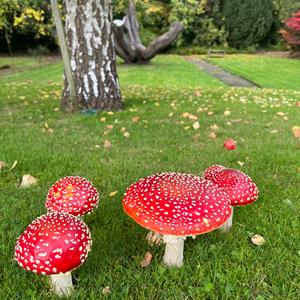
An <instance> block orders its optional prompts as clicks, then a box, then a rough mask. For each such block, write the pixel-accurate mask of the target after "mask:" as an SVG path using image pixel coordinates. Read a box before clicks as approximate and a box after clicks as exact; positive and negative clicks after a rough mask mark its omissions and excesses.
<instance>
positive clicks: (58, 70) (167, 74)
mask: <svg viewBox="0 0 300 300" xmlns="http://www.w3.org/2000/svg"><path fill="white" fill-rule="evenodd" d="M118 70H119V76H120V81H121V84H122V85H128V84H135V85H139V86H168V87H170V88H171V87H185V86H192V87H196V86H201V87H218V86H222V85H223V84H222V83H221V82H220V81H218V80H217V79H215V78H213V77H211V76H209V75H207V74H205V73H203V72H201V71H200V70H199V69H198V68H197V67H196V66H194V65H192V64H191V63H189V62H187V61H185V60H184V59H183V58H181V57H178V56H177V57H176V56H172V55H168V56H158V57H156V58H155V59H154V60H153V61H152V63H151V64H149V65H140V66H135V65H125V64H123V63H121V62H120V63H119V64H118ZM62 71H63V65H62V63H61V62H58V63H54V64H51V65H48V66H46V67H43V68H42V69H41V68H36V69H34V70H31V71H27V72H23V73H19V74H12V75H10V76H6V77H5V78H4V79H3V81H5V82H11V81H15V80H18V82H28V81H30V82H32V83H33V84H49V82H55V83H61V81H62Z"/></svg>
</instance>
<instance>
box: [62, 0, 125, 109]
mask: <svg viewBox="0 0 300 300" xmlns="http://www.w3.org/2000/svg"><path fill="white" fill-rule="evenodd" d="M65 10H66V18H65V22H66V23H65V31H66V40H67V43H68V47H69V49H70V60H71V69H72V73H73V76H74V78H75V84H76V93H77V96H78V99H79V102H80V104H81V106H82V107H83V108H87V109H97V110H105V109H119V108H120V107H121V104H122V103H121V94H120V87H119V83H118V77H117V71H116V58H115V52H114V38H113V31H112V7H111V4H110V1H108V0H66V1H65ZM68 97H69V87H68V82H67V81H66V80H65V89H64V101H65V102H67V101H68Z"/></svg>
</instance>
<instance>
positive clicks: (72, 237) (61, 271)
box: [15, 176, 99, 297]
mask: <svg viewBox="0 0 300 300" xmlns="http://www.w3.org/2000/svg"><path fill="white" fill-rule="evenodd" d="M98 202H99V195H98V192H97V190H96V189H95V187H94V186H93V185H92V184H91V183H90V182H89V181H88V180H86V179H84V178H81V177H78V176H69V177H65V178H63V179H61V180H59V181H57V182H56V183H55V184H54V185H53V186H52V187H51V188H50V190H49V192H48V195H47V199H46V208H47V209H48V212H47V213H46V214H44V215H42V216H40V217H38V218H37V219H36V220H34V221H33V222H32V223H31V224H29V225H28V227H27V228H26V230H25V231H24V233H23V234H22V235H21V236H20V237H19V238H18V240H17V244H16V247H15V259H16V261H17V263H18V264H19V265H20V266H21V267H22V268H24V269H25V270H28V271H31V272H34V273H37V274H42V275H48V276H49V278H50V284H51V287H52V290H53V292H54V293H55V294H56V295H58V296H61V297H65V296H70V295H71V293H72V291H73V289H74V288H73V283H72V277H71V271H73V270H74V269H76V268H78V267H79V266H80V265H81V264H82V263H84V262H85V260H86V258H87V256H88V253H89V251H90V248H91V245H92V239H91V234H90V231H89V229H88V227H87V225H86V224H85V223H84V222H83V221H82V220H81V219H80V218H79V217H80V216H82V215H84V214H86V213H90V212H91V211H92V210H93V209H94V208H95V207H97V205H98Z"/></svg>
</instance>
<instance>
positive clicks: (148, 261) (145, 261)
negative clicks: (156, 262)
mask: <svg viewBox="0 0 300 300" xmlns="http://www.w3.org/2000/svg"><path fill="white" fill-rule="evenodd" d="M151 261H152V254H151V253H150V252H149V251H147V252H146V254H145V257H144V259H143V260H142V261H141V263H140V265H141V267H142V268H146V267H148V266H149V265H150V264H151Z"/></svg>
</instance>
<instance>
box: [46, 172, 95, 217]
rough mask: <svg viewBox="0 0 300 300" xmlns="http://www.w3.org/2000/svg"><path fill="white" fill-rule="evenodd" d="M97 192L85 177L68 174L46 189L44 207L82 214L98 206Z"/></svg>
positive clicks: (72, 213) (75, 214) (49, 209)
mask: <svg viewBox="0 0 300 300" xmlns="http://www.w3.org/2000/svg"><path fill="white" fill-rule="evenodd" d="M98 202H99V194H98V192H97V190H96V188H95V187H94V186H93V185H92V183H91V182H89V181H88V180H87V179H85V178H82V177H79V176H68V177H64V178H62V179H60V180H58V181H57V182H56V183H55V184H54V185H53V186H52V187H51V188H50V189H49V191H48V195H47V199H46V208H47V209H48V211H57V212H62V213H67V214H71V215H73V216H83V215H85V214H87V213H90V212H92V210H93V209H94V208H95V207H97V206H98Z"/></svg>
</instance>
